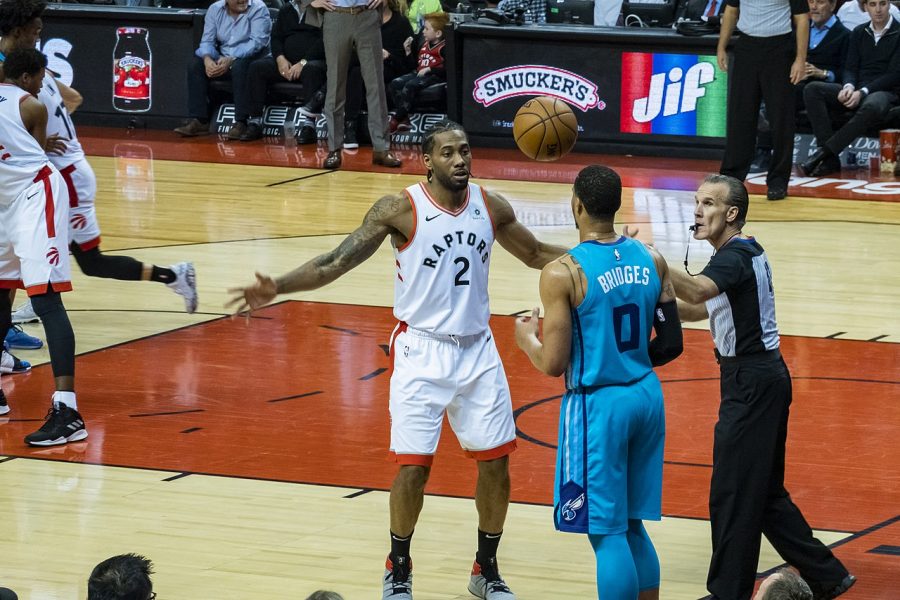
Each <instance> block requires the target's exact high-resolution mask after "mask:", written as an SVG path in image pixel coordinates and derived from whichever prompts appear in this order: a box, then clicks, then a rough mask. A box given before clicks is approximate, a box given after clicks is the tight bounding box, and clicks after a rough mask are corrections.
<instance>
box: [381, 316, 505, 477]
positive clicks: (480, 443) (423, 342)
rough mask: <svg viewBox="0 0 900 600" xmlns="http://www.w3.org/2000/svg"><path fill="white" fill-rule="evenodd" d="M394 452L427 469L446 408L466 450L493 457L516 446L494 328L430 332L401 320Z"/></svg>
mask: <svg viewBox="0 0 900 600" xmlns="http://www.w3.org/2000/svg"><path fill="white" fill-rule="evenodd" d="M391 355H392V357H393V366H394V372H393V374H392V375H391V399H390V410H391V454H392V455H393V456H394V459H395V461H396V462H397V463H399V464H401V465H420V466H431V463H432V460H433V458H434V453H435V451H436V450H437V446H438V440H439V439H440V437H441V425H442V424H443V420H444V413H445V412H446V413H447V418H448V420H449V421H450V427H452V428H453V431H454V433H456V439H457V440H459V444H460V446H462V448H463V449H464V450H465V451H466V454H467V455H468V456H469V457H471V458H474V459H476V460H482V461H484V460H494V459H496V458H501V457H503V456H507V455H508V454H510V453H511V452H513V450H515V449H516V425H515V422H514V420H513V412H512V402H511V401H510V395H509V384H508V382H507V380H506V373H505V372H504V370H503V363H501V362H500V355H499V354H498V353H497V346H496V345H495V344H494V338H493V334H492V333H491V331H490V330H489V329H488V330H485V331H483V332H481V333H478V334H475V335H467V336H450V335H439V334H432V333H428V332H425V331H421V330H419V329H414V328H412V327H409V326H407V325H406V324H405V323H400V324H398V325H397V327H396V328H395V329H394V333H393V335H392V336H391Z"/></svg>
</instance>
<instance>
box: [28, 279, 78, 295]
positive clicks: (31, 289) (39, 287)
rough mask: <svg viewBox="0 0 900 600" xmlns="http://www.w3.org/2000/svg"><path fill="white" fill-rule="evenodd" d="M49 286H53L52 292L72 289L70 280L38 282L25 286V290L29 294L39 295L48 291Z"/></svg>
mask: <svg viewBox="0 0 900 600" xmlns="http://www.w3.org/2000/svg"><path fill="white" fill-rule="evenodd" d="M51 286H53V291H54V292H71V291H72V282H71V281H50V282H48V283H38V284H36V285H29V286H27V287H26V288H25V291H26V292H28V295H29V296H40V295H41V294H46V293H47V292H48V291H50V287H51Z"/></svg>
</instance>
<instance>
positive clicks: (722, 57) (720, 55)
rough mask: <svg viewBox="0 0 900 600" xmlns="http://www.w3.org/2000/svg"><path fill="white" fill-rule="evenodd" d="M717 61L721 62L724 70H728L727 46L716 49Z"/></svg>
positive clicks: (721, 67) (720, 66)
mask: <svg viewBox="0 0 900 600" xmlns="http://www.w3.org/2000/svg"><path fill="white" fill-rule="evenodd" d="M716 62H717V63H719V68H720V69H722V71H724V72H726V73H727V72H728V51H727V50H725V48H717V49H716Z"/></svg>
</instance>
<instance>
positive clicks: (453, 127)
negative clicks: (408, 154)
mask: <svg viewBox="0 0 900 600" xmlns="http://www.w3.org/2000/svg"><path fill="white" fill-rule="evenodd" d="M448 131H461V132H462V133H463V135H465V133H466V130H465V129H463V126H462V125H460V124H459V123H457V122H456V121H451V120H450V119H441V120H440V121H438V122H437V123H435V124H434V125H433V126H432V127H431V129H429V130H428V132H427V133H426V134H425V136H424V137H423V138H422V154H431V153H432V152H433V151H434V136H436V135H438V134H441V133H447V132H448ZM426 177H427V179H428V181H431V169H428V173H427V174H426Z"/></svg>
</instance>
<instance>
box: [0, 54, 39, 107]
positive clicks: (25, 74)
mask: <svg viewBox="0 0 900 600" xmlns="http://www.w3.org/2000/svg"><path fill="white" fill-rule="evenodd" d="M46 68H47V57H46V56H44V55H43V54H41V52H40V51H39V50H35V49H34V48H16V49H15V50H13V51H12V52H10V53H9V54H8V55H7V56H6V61H4V63H3V73H4V75H5V76H6V81H8V82H10V83H14V84H15V85H17V86H19V87H20V88H22V89H23V90H25V91H26V92H28V93H29V94H31V95H32V96H37V95H38V92H40V91H41V85H43V83H44V73H45V71H46Z"/></svg>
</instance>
